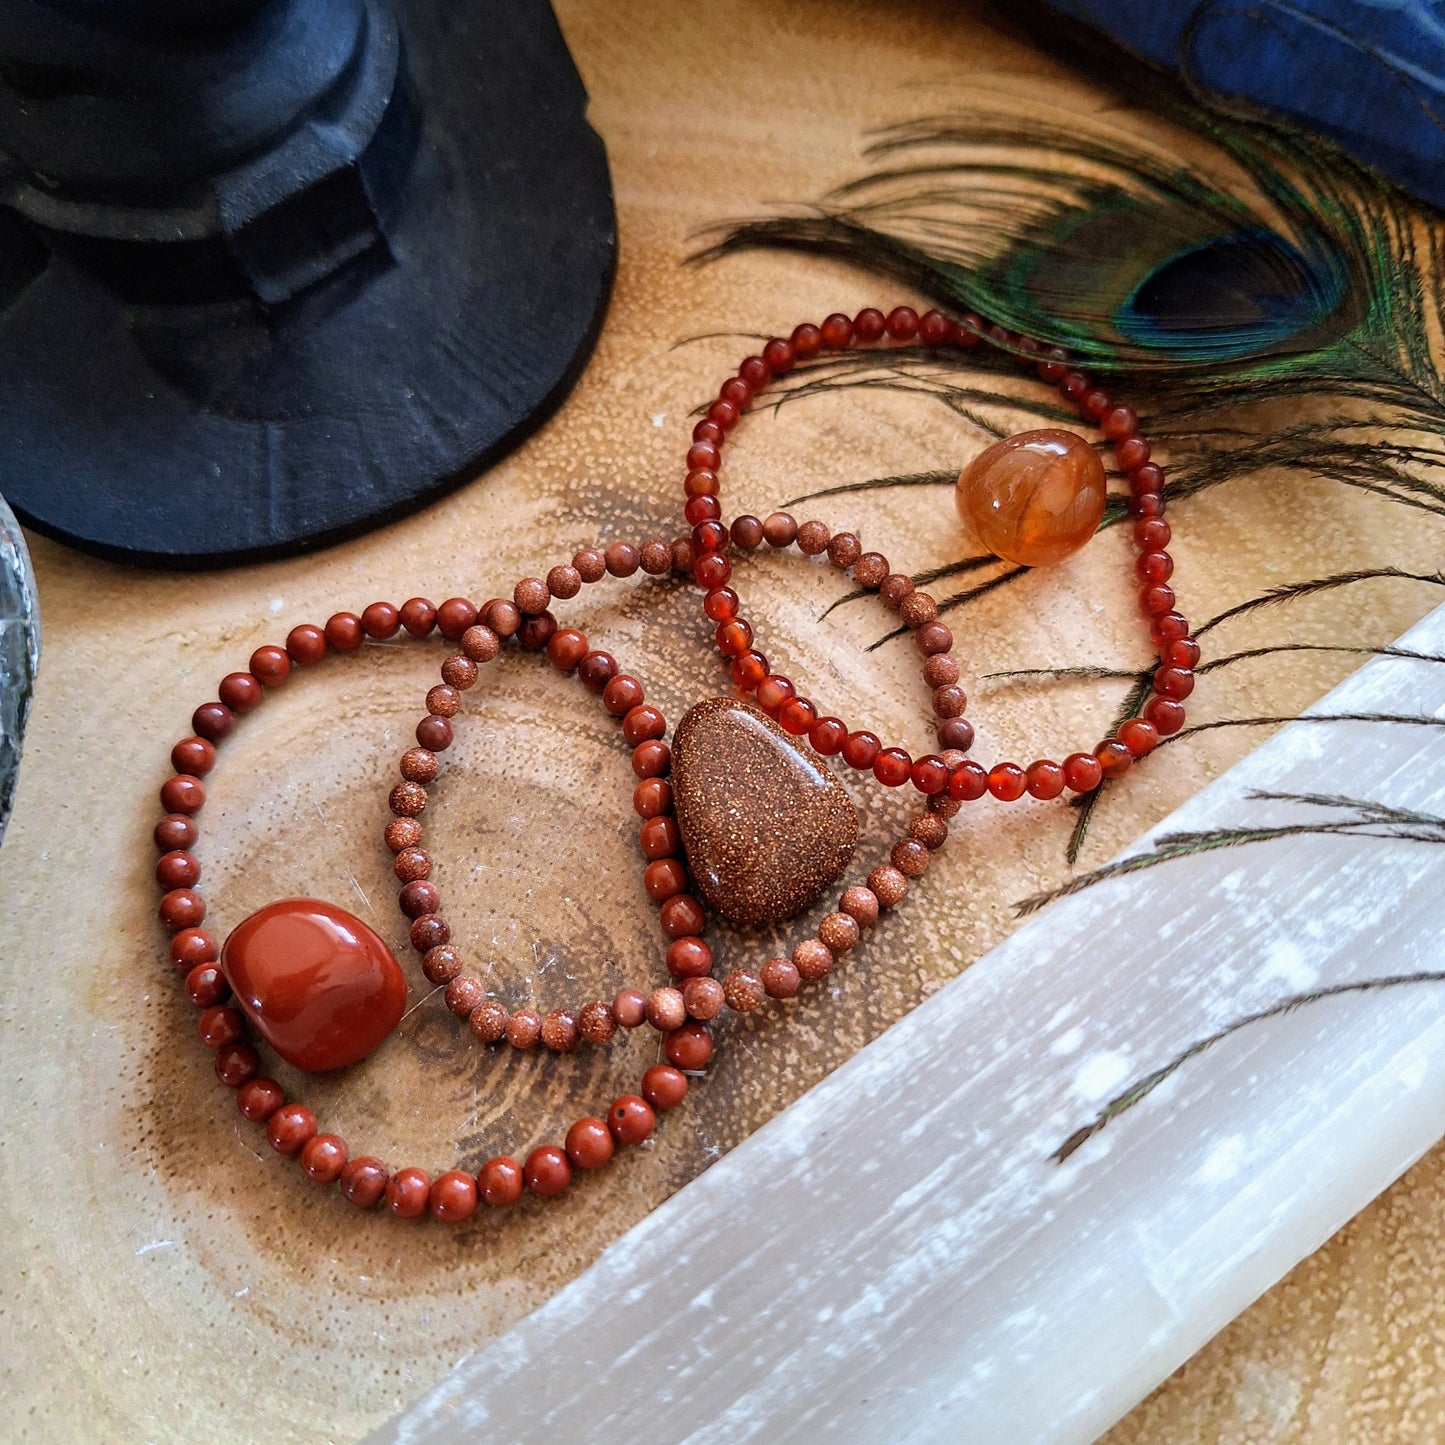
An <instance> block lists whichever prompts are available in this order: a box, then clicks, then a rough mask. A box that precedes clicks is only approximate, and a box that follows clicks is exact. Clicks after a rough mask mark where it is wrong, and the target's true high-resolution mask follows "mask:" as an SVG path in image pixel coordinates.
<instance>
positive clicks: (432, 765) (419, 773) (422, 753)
mask: <svg viewBox="0 0 1445 1445" xmlns="http://www.w3.org/2000/svg"><path fill="white" fill-rule="evenodd" d="M440 771H441V764H440V763H439V762H437V756H436V754H435V753H431V752H428V751H427V750H426V749H425V748H408V749H407V750H406V751H405V752H404V753H403V754H402V755H401V775H402V777H403V778H405V779H406V781H407V782H409V783H429V782H431V781H432V780H433V779H434V778H435V777H436V775H437V774H438V773H439V772H440Z"/></svg>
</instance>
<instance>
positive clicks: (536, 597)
mask: <svg viewBox="0 0 1445 1445" xmlns="http://www.w3.org/2000/svg"><path fill="white" fill-rule="evenodd" d="M551 600H552V594H551V593H550V592H549V591H548V590H547V584H546V583H545V582H544V581H542V579H541V578H540V577H523V578H522V580H521V581H520V582H518V583H517V585H516V586H515V587H514V588H513V589H512V601H513V602H515V603H516V604H517V610H518V611H519V612H522V613H525V614H526V615H527V616H528V617H535V616H536V615H537V613H539V612H544V611H546V608H547V604H548V603H549V602H550V601H551Z"/></svg>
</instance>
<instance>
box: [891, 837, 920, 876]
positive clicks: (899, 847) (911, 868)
mask: <svg viewBox="0 0 1445 1445" xmlns="http://www.w3.org/2000/svg"><path fill="white" fill-rule="evenodd" d="M888 856H889V858H890V859H892V862H893V866H894V867H895V868H896V869H897V870H898V871H899V872H900V873H901V874H903V876H904V877H905V878H918V877H920V876H921V875H922V874H923V873H924V872H926V871H927V868H928V849H927V848H925V847H924V846H923V844H922V843H917V842H915V841H914V840H913V839H912V838H900V839H899V840H898V842H896V843H895V844H894V845H893V851H892V852H891V853H890V854H889V855H888Z"/></svg>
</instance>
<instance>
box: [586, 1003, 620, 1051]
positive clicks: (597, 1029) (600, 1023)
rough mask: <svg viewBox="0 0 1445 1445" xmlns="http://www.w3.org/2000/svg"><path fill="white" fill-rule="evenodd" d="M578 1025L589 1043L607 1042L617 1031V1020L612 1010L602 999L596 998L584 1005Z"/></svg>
mask: <svg viewBox="0 0 1445 1445" xmlns="http://www.w3.org/2000/svg"><path fill="white" fill-rule="evenodd" d="M577 1027H578V1029H579V1030H580V1031H581V1034H582V1037H583V1038H584V1039H586V1040H587V1042H588V1043H589V1044H605V1043H607V1042H608V1040H610V1039H611V1038H612V1036H613V1035H614V1034H615V1033H616V1032H617V1020H616V1019H614V1018H613V1017H612V1010H611V1009H610V1008H609V1007H608V1006H607V1005H606V1004H605V1003H603V1002H602V1000H601V999H594V1000H593V1002H591V1003H589V1004H584V1005H583V1006H582V1012H581V1014H580V1015H578V1019H577Z"/></svg>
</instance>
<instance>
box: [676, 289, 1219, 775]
mask: <svg viewBox="0 0 1445 1445" xmlns="http://www.w3.org/2000/svg"><path fill="white" fill-rule="evenodd" d="M878 342H883V343H892V344H893V345H894V347H895V348H896V347H901V346H907V345H910V344H917V345H922V346H927V347H935V348H942V347H954V348H957V349H961V350H972V349H974V348H976V347H978V346H980V345H981V344H982V345H989V344H991V345H993V346H994V347H996V348H998V349H999V350H1001V351H1003V352H1005V353H1007V354H1009V355H1012V356H1014V357H1015V358H1016V359H1017V360H1018V361H1019V362H1020V364H1021V365H1023V366H1024V367H1026V368H1031V369H1034V370H1036V372H1037V374H1038V375H1039V377H1041V378H1042V379H1043V380H1044V381H1046V382H1049V383H1051V384H1053V385H1055V386H1056V387H1057V388H1058V390H1059V392H1060V394H1061V395H1062V396H1063V398H1064V399H1065V400H1066V401H1067V402H1069V403H1070V405H1072V406H1073V407H1074V408H1075V410H1077V411H1078V413H1079V415H1080V416H1081V417H1082V418H1084V419H1086V420H1088V421H1092V422H1094V423H1096V424H1097V425H1098V426H1099V428H1100V431H1101V432H1102V434H1103V436H1104V438H1105V439H1106V440H1107V441H1108V442H1109V443H1110V445H1111V446H1112V448H1113V451H1114V457H1115V460H1116V461H1117V462H1118V464H1119V467H1120V469H1121V470H1122V471H1123V472H1124V473H1125V474H1126V475H1127V477H1128V483H1129V491H1130V502H1129V516H1130V517H1131V518H1132V519H1133V520H1134V541H1135V544H1136V546H1137V547H1138V549H1139V559H1138V562H1137V564H1136V573H1137V576H1138V580H1139V582H1140V584H1141V591H1140V608H1141V611H1142V612H1143V614H1144V615H1145V617H1147V618H1148V620H1149V628H1150V637H1151V640H1152V641H1153V643H1154V645H1155V647H1156V648H1157V649H1158V653H1159V663H1158V666H1157V667H1156V669H1155V671H1154V674H1153V680H1152V681H1153V689H1152V694H1151V696H1150V697H1149V699H1148V701H1147V702H1146V703H1145V704H1144V706H1143V707H1142V709H1141V710H1140V715H1139V716H1137V717H1134V718H1131V719H1129V720H1128V721H1127V722H1125V723H1124V724H1123V725H1122V726H1121V727H1120V728H1119V730H1118V732H1117V734H1116V735H1115V736H1113V737H1110V738H1106V739H1105V740H1104V741H1102V742H1101V743H1100V744H1099V745H1098V746H1097V747H1096V748H1094V749H1093V751H1092V752H1088V753H1084V752H1078V753H1072V754H1070V755H1069V756H1068V757H1066V758H1065V760H1064V761H1063V762H1062V763H1057V762H1054V761H1052V760H1049V759H1040V760H1039V761H1037V762H1035V763H1033V764H1031V765H1030V766H1029V767H1027V768H1023V767H1020V766H1019V765H1018V764H1016V763H1012V762H1002V763H998V764H996V765H995V766H994V767H992V768H990V769H984V768H983V767H981V766H980V765H979V764H977V763H974V762H972V761H968V762H966V763H960V764H959V765H958V766H957V767H956V768H954V769H953V770H952V773H951V775H950V776H949V777H947V778H946V779H942V780H941V781H940V778H939V773H938V769H937V768H936V766H934V764H935V760H934V759H933V758H925V759H921V760H919V762H918V763H915V762H914V760H913V759H912V758H911V756H910V755H909V754H908V753H907V752H906V751H905V750H904V749H902V748H886V747H884V746H883V745H882V743H881V742H880V741H879V740H878V738H877V737H876V736H875V735H874V734H873V733H871V732H867V731H863V730H857V731H853V730H850V729H849V728H848V727H847V726H846V724H844V723H843V722H842V721H841V720H840V719H838V718H835V717H831V716H829V717H823V716H820V715H819V713H820V709H819V708H818V707H817V706H816V705H815V704H814V703H812V702H811V701H810V700H809V699H807V698H804V697H800V696H799V695H798V693H797V691H796V689H795V688H794V686H793V684H792V682H791V681H790V680H789V679H788V678H786V677H781V676H779V675H777V674H774V673H773V672H772V671H771V669H770V667H769V665H768V659H767V657H766V656H765V655H764V654H763V653H762V652H760V651H758V650H757V649H756V648H755V647H754V646H753V642H754V634H753V628H752V626H751V624H750V623H748V622H747V621H746V619H744V618H743V617H742V615H741V610H740V609H741V603H740V600H739V598H738V595H737V592H736V591H735V589H734V588H732V587H731V586H729V582H730V580H731V578H732V564H731V563H730V561H729V560H728V552H729V550H730V549H731V548H733V547H737V548H739V549H740V550H745V551H751V550H753V549H755V548H757V547H759V546H761V545H762V544H763V543H764V542H766V543H768V544H769V545H771V546H773V547H787V546H789V545H791V544H793V543H794V542H796V543H797V545H798V547H799V549H800V550H801V551H803V552H804V553H805V554H807V555H810V556H818V555H821V554H824V553H826V554H827V556H828V559H829V561H830V562H832V563H833V565H835V566H837V567H839V568H840V569H842V570H844V571H851V573H852V575H853V578H854V580H855V581H856V582H857V583H858V585H859V586H860V587H862V588H864V589H866V590H869V591H876V592H878V594H879V595H880V597H881V598H882V599H883V601H884V603H885V604H886V605H887V606H888V607H890V608H891V609H892V610H894V611H895V612H897V613H898V614H899V616H900V617H901V619H902V621H903V622H904V624H905V625H906V626H907V627H908V628H909V629H910V630H912V632H913V633H914V640H915V642H916V643H917V645H918V647H919V650H920V651H921V652H922V653H923V654H924V655H925V657H926V658H928V659H929V661H928V662H927V663H926V664H925V666H926V668H931V672H930V673H929V674H928V675H929V679H930V685H931V686H932V687H933V688H934V695H933V702H934V711H935V713H936V715H937V717H938V720H939V721H938V736H939V743H940V745H941V746H942V747H943V748H945V749H957V750H959V751H967V749H968V748H969V747H971V746H972V742H973V728H972V726H971V724H969V723H968V721H967V720H966V719H965V718H964V716H963V710H964V706H965V704H966V698H965V697H964V695H963V692H962V690H961V689H959V687H958V686H957V682H958V668H957V664H956V663H954V662H953V661H952V659H951V658H949V657H948V655H947V654H948V652H949V650H950V649H951V647H952V643H953V636H952V633H951V632H950V631H949V629H948V628H947V627H946V626H945V625H944V624H943V623H941V622H940V621H939V620H938V612H939V608H938V604H937V602H936V601H935V600H934V598H932V597H931V596H930V595H929V594H927V593H925V592H921V591H919V590H917V589H916V588H915V586H914V584H913V581H912V579H911V578H910V577H908V576H907V575H906V574H904V573H900V572H894V571H892V569H891V567H890V565H889V563H888V560H887V558H886V557H884V556H883V555H882V554H881V553H877V552H866V553H865V552H864V551H863V548H862V543H861V542H860V541H859V539H858V537H857V536H856V535H854V534H853V533H851V532H839V533H837V534H836V535H834V534H832V533H831V532H830V531H829V528H828V527H827V525H826V524H824V523H822V522H816V521H814V522H805V523H803V524H802V526H799V525H798V524H797V523H796V522H795V521H794V520H793V518H792V517H790V516H789V515H787V514H786V513H782V512H777V513H774V514H773V515H772V516H770V517H768V518H767V519H766V521H763V520H760V519H758V518H757V517H752V516H742V517H738V518H737V519H736V520H735V521H734V522H733V523H732V526H731V527H730V528H729V527H727V526H725V525H724V524H723V521H722V507H721V503H720V502H719V500H718V498H719V486H718V471H719V468H720V466H721V462H722V448H723V444H724V442H725V440H726V438H727V435H728V433H729V432H731V431H732V429H733V428H734V427H735V426H736V425H737V423H738V421H739V419H740V418H741V416H742V414H743V412H744V411H746V409H747V408H748V406H749V405H750V404H751V402H752V401H753V399H754V398H755V397H757V396H758V395H759V394H761V393H762V392H763V390H764V389H765V388H766V387H767V386H768V385H769V383H770V382H771V381H772V380H773V379H774V378H775V377H777V376H781V375H784V374H786V373H787V372H790V371H792V370H793V369H794V367H795V366H796V365H797V364H798V363H799V362H800V361H803V362H806V361H809V360H812V359H813V358H815V357H817V356H818V355H820V354H821V353H823V352H827V351H834V352H837V351H844V350H847V349H849V348H850V347H852V346H855V345H857V344H859V343H878ZM1163 487H1164V471H1163V469H1162V468H1161V467H1160V466H1159V464H1158V463H1157V462H1154V461H1151V460H1150V446H1149V442H1148V441H1147V440H1146V439H1145V438H1144V437H1142V436H1140V435H1139V431H1138V417H1137V416H1136V414H1135V413H1134V411H1133V410H1132V409H1131V408H1129V407H1127V406H1123V405H1119V404H1117V403H1116V402H1115V401H1114V399H1113V398H1112V397H1111V396H1110V395H1109V394H1108V392H1106V391H1104V390H1103V389H1102V388H1100V387H1098V386H1096V385H1095V384H1094V383H1093V382H1092V381H1091V380H1090V378H1089V377H1088V375H1087V374H1086V373H1084V372H1082V371H1079V370H1077V369H1074V368H1072V367H1070V366H1068V365H1067V363H1066V360H1065V358H1064V354H1063V353H1062V352H1060V351H1057V350H1052V349H1046V348H1044V347H1042V346H1040V345H1039V343H1037V342H1035V341H1033V340H1031V339H1030V338H1028V337H1024V336H1020V335H1017V334H1016V333H1013V332H1010V331H1007V330H1005V329H1004V328H1003V327H1000V326H996V325H986V324H985V323H984V321H983V320H982V318H980V317H978V316H975V315H972V314H967V315H965V316H963V317H961V318H960V319H959V320H957V321H954V320H952V319H950V318H949V317H947V316H945V315H943V313H942V312H939V311H929V312H927V313H926V314H925V315H924V316H922V317H919V316H918V315H917V313H916V312H914V311H913V310H912V309H911V308H909V307H907V306H899V307H896V308H894V310H892V311H891V312H889V313H888V315H887V316H885V315H884V314H883V313H882V312H881V311H878V310H876V309H874V308H871V307H870V308H867V309H865V310H863V311H860V312H859V313H858V315H857V316H856V317H851V318H850V317H848V316H845V315H843V314H841V313H835V314H834V315H832V316H829V317H828V318H827V319H826V320H825V321H824V322H823V323H822V325H821V326H815V325H812V324H811V323H807V322H805V323H803V324H802V325H800V326H798V327H796V328H795V329H794V331H793V333H792V336H791V337H790V338H789V339H788V340H783V339H782V338H780V337H776V338H774V339H773V340H771V341H769V342H768V343H767V345H766V346H765V347H764V348H763V349H762V352H761V354H760V355H755V356H749V357H747V358H746V359H745V360H744V361H743V362H742V364H741V365H740V366H739V367H738V370H737V372H736V373H735V374H734V375H732V376H730V377H729V378H728V379H727V380H726V381H725V382H724V383H723V385H722V388H721V390H720V392H719V395H718V397H717V399H716V400H715V401H714V402H713V403H712V404H711V405H710V406H709V407H708V410H707V413H706V415H705V416H704V417H703V419H702V420H701V421H699V422H698V423H697V425H696V426H695V427H694V428H693V441H692V445H691V447H690V448H689V450H688V453H687V477H686V480H685V482H684V487H683V490H684V493H685V495H686V497H687V504H686V508H685V516H686V519H687V521H688V522H689V523H690V524H691V526H692V529H693V530H692V536H691V544H692V558H691V561H692V573H693V577H694V580H695V581H696V582H697V584H698V585H699V586H700V587H701V588H703V589H704V597H703V611H704V613H705V615H706V616H707V618H708V620H709V621H711V622H713V623H714V624H715V625H716V631H715V640H716V643H717V646H718V650H719V651H720V652H721V653H722V655H723V656H724V657H726V658H727V659H728V660H729V662H730V664H731V671H732V678H733V682H734V683H735V684H736V685H737V687H738V688H739V689H740V690H741V691H743V692H744V693H755V694H756V696H757V701H758V705H759V707H761V708H762V709H763V710H764V711H765V712H767V713H768V714H769V715H770V716H775V717H777V718H778V719H779V721H781V722H783V723H784V726H789V725H790V724H791V726H789V730H790V731H795V732H796V734H797V735H799V736H803V735H806V736H807V738H808V741H809V742H810V744H811V745H812V746H813V748H814V749H815V750H816V751H818V752H820V753H823V754H825V755H829V756H832V755H839V756H841V757H842V759H843V761H844V762H845V763H847V764H848V765H849V766H850V767H853V768H857V769H861V770H871V771H872V772H873V773H874V775H875V776H876V777H877V778H878V779H879V781H881V782H883V783H884V784H885V785H887V786H891V787H899V786H902V785H903V784H904V783H906V782H909V781H912V782H913V784H914V785H915V786H916V787H919V788H921V789H922V790H924V791H934V790H936V786H937V788H942V787H946V788H948V790H949V791H950V794H951V796H953V797H954V798H957V799H959V800H961V801H968V800H971V799H975V798H980V797H982V796H983V795H984V793H985V792H987V793H990V794H992V795H993V796H994V797H995V798H998V799H1000V800H1001V801H1005V802H1008V801H1012V800H1014V799H1017V798H1020V797H1022V796H1023V795H1024V794H1025V793H1027V794H1029V795H1030V796H1032V797H1035V798H1055V797H1058V796H1059V794H1060V793H1062V792H1063V791H1064V789H1065V788H1066V787H1067V788H1068V789H1070V790H1071V791H1073V792H1076V793H1083V792H1088V791H1090V790H1092V789H1093V788H1096V787H1098V786H1099V784H1100V782H1101V781H1103V780H1104V779H1106V778H1117V777H1119V776H1121V775H1122V774H1123V773H1125V772H1127V771H1128V769H1129V767H1130V766H1131V765H1132V764H1133V762H1134V760H1135V759H1136V758H1139V757H1142V756H1144V755H1145V754H1146V753H1148V752H1150V751H1151V750H1152V749H1153V748H1155V747H1156V746H1157V745H1158V743H1159V739H1160V738H1161V737H1164V736H1168V735H1170V734H1172V733H1176V732H1178V731H1179V729H1180V728H1181V727H1183V725H1184V707H1183V702H1184V699H1185V698H1187V697H1188V696H1189V694H1190V693H1191V692H1192V691H1193V687H1194V672H1193V668H1194V666H1195V664H1196V663H1197V662H1198V660H1199V646H1198V644H1197V643H1196V642H1195V641H1194V640H1193V638H1191V637H1190V636H1189V625H1188V623H1187V622H1186V621H1185V619H1184V617H1183V616H1182V615H1181V614H1180V613H1179V612H1177V611H1176V610H1175V608H1174V603H1175V597H1174V591H1173V589H1172V588H1171V587H1170V586H1169V578H1170V576H1171V574H1172V572H1173V567H1174V564H1173V560H1172V558H1171V557H1170V556H1169V554H1168V553H1167V552H1166V551H1165V550H1164V548H1165V547H1166V546H1167V545H1168V542H1169V539H1170V529H1169V524H1168V523H1167V522H1166V521H1165V520H1164V496H1163ZM935 659H942V660H941V661H935ZM785 713H786V714H787V715H788V716H787V719H786V720H785V719H784V714H785ZM880 762H881V764H882V766H881V767H880Z"/></svg>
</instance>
